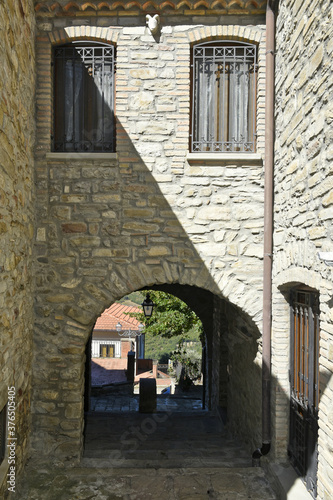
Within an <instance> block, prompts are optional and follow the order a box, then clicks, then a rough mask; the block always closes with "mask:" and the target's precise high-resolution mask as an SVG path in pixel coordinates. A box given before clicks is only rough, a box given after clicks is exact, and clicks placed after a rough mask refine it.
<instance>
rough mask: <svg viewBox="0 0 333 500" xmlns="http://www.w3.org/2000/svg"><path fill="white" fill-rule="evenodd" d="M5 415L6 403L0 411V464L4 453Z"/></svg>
mask: <svg viewBox="0 0 333 500" xmlns="http://www.w3.org/2000/svg"><path fill="white" fill-rule="evenodd" d="M6 416H7V405H5V406H4V408H2V410H1V411H0V464H1V463H2V462H3V460H4V458H5V455H6Z"/></svg>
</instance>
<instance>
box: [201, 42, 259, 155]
mask: <svg viewBox="0 0 333 500" xmlns="http://www.w3.org/2000/svg"><path fill="white" fill-rule="evenodd" d="M256 61H257V51H256V46H255V45H251V44H244V43H237V42H234V41H233V42H223V43H222V42H221V43H202V44H199V45H195V46H194V47H193V66H192V75H193V84H192V90H193V94H192V137H191V151H192V152H203V151H207V152H236V151H239V152H255V150H256V132H255V130H256V122H255V118H256V93H257V91H256V74H257V64H256Z"/></svg>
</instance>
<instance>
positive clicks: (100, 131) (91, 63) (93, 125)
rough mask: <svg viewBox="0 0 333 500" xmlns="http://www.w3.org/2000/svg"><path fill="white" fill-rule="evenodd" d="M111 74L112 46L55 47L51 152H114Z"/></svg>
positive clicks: (113, 49)
mask: <svg viewBox="0 0 333 500" xmlns="http://www.w3.org/2000/svg"><path fill="white" fill-rule="evenodd" d="M114 73H115V48H114V46H113V45H106V44H97V43H94V44H90V43H87V42H86V43H81V42H80V43H79V42H75V43H71V44H67V45H63V46H60V47H55V49H54V129H53V151H59V152H60V151H67V152H71V151H72V152H75V151H79V152H90V151H93V152H113V151H114V150H115V140H114V132H115V119H114Z"/></svg>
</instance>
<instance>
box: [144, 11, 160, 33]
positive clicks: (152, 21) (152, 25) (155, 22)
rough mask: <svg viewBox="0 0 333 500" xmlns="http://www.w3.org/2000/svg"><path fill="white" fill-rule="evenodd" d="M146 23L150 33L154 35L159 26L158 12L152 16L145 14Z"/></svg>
mask: <svg viewBox="0 0 333 500" xmlns="http://www.w3.org/2000/svg"><path fill="white" fill-rule="evenodd" d="M146 25H147V26H148V29H149V30H150V33H151V34H152V35H156V33H157V32H158V30H159V27H160V16H159V15H158V14H155V15H154V16H151V15H150V14H147V15H146Z"/></svg>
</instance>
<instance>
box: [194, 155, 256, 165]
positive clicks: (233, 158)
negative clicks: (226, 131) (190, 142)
mask: <svg viewBox="0 0 333 500" xmlns="http://www.w3.org/2000/svg"><path fill="white" fill-rule="evenodd" d="M187 161H188V162H189V163H191V162H193V161H205V162H209V163H221V162H223V163H237V164H239V163H247V164H255V165H260V164H262V161H263V158H262V154H261V153H187Z"/></svg>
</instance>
